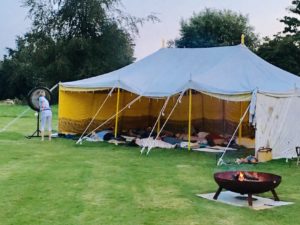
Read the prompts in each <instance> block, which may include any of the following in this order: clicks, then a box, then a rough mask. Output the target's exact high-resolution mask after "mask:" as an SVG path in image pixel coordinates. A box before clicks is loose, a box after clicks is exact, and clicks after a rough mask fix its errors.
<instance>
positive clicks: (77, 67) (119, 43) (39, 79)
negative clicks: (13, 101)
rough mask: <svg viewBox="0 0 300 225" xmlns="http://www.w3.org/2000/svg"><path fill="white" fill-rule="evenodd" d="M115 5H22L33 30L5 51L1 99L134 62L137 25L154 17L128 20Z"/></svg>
mask: <svg viewBox="0 0 300 225" xmlns="http://www.w3.org/2000/svg"><path fill="white" fill-rule="evenodd" d="M119 4H120V2H119V0H24V7H28V8H29V17H30V18H31V19H32V29H31V31H30V32H28V33H26V34H25V35H24V36H22V37H18V39H17V40H16V45H17V47H16V49H8V50H9V51H8V56H6V57H5V58H4V60H3V65H2V68H0V81H1V83H5V84H6V85H4V88H5V90H3V91H2V96H1V95H0V98H7V97H15V96H16V97H22V96H25V95H26V94H27V93H28V91H29V90H30V89H31V88H33V87H34V86H38V85H45V86H48V87H51V86H53V85H54V84H56V83H58V82H59V81H70V80H77V79H82V78H87V77H91V76H94V75H98V74H103V73H107V72H110V71H112V70H115V69H118V68H120V67H123V66H125V65H128V64H129V63H131V62H133V60H134V58H133V48H134V43H133V36H134V35H135V34H136V33H137V32H138V29H137V28H138V25H139V24H142V23H143V22H144V21H147V20H155V19H156V17H155V16H152V15H150V16H148V17H146V18H135V17H132V16H130V15H127V14H125V13H123V12H122V11H121V10H119V9H118V6H119ZM2 87H3V86H2ZM3 93H5V95H4V94H3ZM0 94H1V93H0Z"/></svg>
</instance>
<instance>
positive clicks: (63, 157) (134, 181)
mask: <svg viewBox="0 0 300 225" xmlns="http://www.w3.org/2000/svg"><path fill="white" fill-rule="evenodd" d="M25 109H26V107H25V106H5V105H0V130H1V129H2V128H3V127H4V126H5V125H6V124H8V123H9V122H10V121H12V120H13V119H14V118H15V117H16V116H17V115H19V114H20V113H21V112H23V111H24V110H25ZM53 111H54V115H55V116H54V121H53V125H54V128H55V129H56V127H57V108H56V107H54V110H53ZM35 129H36V119H35V117H34V112H33V111H32V110H29V111H28V112H27V113H25V115H24V116H23V117H22V118H21V119H20V120H18V121H17V122H16V123H14V124H13V125H12V126H10V127H9V128H8V129H7V130H6V131H4V132H2V133H0V209H1V210H0V224H1V225H2V224H3V225H10V224H14V225H17V224H20V225H27V224H29V225H34V224H45V225H56V224H61V225H76V224H84V225H89V224H95V225H99V224H107V225H108V224H118V225H119V224H120V225H126V224H128V225H139V224H145V225H146V224H147V225H150V224H151V225H159V224H169V225H176V224H178V225H185V224H189V225H195V224H202V225H205V224H207V225H215V224H216V225H217V224H220V225H232V224H237V225H250V224H251V225H252V224H257V225H259V224H261V225H276V224H282V225H288V224H289V225H292V224H295V225H296V224H297V225H298V224H299V223H300V222H299V221H300V213H299V212H300V166H299V167H297V166H296V165H295V161H293V162H292V163H286V162H285V160H276V161H275V160H274V161H271V162H268V163H262V164H259V165H235V164H232V165H227V166H221V167H217V166H216V159H215V155H214V154H211V153H199V152H188V151H184V150H177V149H176V150H153V151H152V152H151V154H150V156H148V157H146V156H140V153H139V150H140V149H139V148H135V147H122V146H114V145H109V144H105V143H86V142H84V143H83V144H82V145H76V144H75V142H74V141H72V140H68V139H53V140H52V141H51V142H49V141H44V142H41V141H40V139H38V138H32V139H26V138H25V135H29V134H31V133H32V132H33V131H34V130H35ZM234 157H235V156H232V158H231V160H233V158H234ZM227 160H230V158H228V156H227ZM238 169H246V170H255V171H264V172H272V173H276V174H278V175H281V176H282V178H283V180H282V183H281V184H280V185H279V187H278V188H277V189H276V190H277V193H278V195H279V197H280V198H281V200H284V201H292V202H295V204H293V205H290V206H283V207H275V208H272V209H268V210H261V211H255V210H252V209H250V208H239V207H234V206H229V205H225V204H222V203H218V202H213V201H208V200H205V199H201V198H198V197H196V194H198V193H208V192H215V191H216V189H217V185H216V183H215V181H214V180H213V174H214V172H217V171H222V170H238ZM263 196H267V197H271V196H272V194H271V193H270V192H269V193H264V194H263Z"/></svg>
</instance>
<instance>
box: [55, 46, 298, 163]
mask: <svg viewBox="0 0 300 225" xmlns="http://www.w3.org/2000/svg"><path fill="white" fill-rule="evenodd" d="M298 87H300V78H299V77H297V76H295V75H293V74H291V73H289V72H286V71H284V70H282V69H280V68H278V67H275V66H273V65H271V64H270V63H268V62H266V61H264V60H263V59H261V58H260V57H258V56H257V55H255V54H254V53H253V52H251V51H250V50H249V49H248V48H247V47H245V46H244V45H237V46H230V47H215V48H194V49H188V48H185V49H176V48H163V49H160V50H159V51H157V52H155V53H153V54H152V55H150V56H148V57H146V58H144V59H142V60H139V61H137V62H135V63H133V64H131V65H128V66H126V67H123V68H121V69H119V70H116V71H113V72H110V73H107V74H104V75H100V76H96V77H92V78H88V79H83V80H78V81H73V82H66V83H61V84H60V90H63V91H73V92H76V91H90V90H92V91H97V90H103V89H111V88H121V89H123V90H126V91H129V92H131V93H135V94H137V95H139V96H147V97H153V98H157V97H168V96H172V95H175V94H179V93H182V92H184V91H186V90H188V89H193V90H196V91H198V92H201V93H204V94H206V95H210V96H214V97H217V98H220V99H224V100H229V101H250V100H251V107H250V114H251V116H250V118H251V119H252V118H255V122H256V149H258V148H259V147H271V148H272V149H273V152H272V154H273V158H285V157H287V158H290V157H294V156H295V154H296V153H295V146H297V145H300V137H299V135H298V134H300V122H297V121H300V120H299V119H297V116H298V115H300V104H299V103H300V98H299V94H298V91H297V88H298ZM60 104H62V103H60Z"/></svg>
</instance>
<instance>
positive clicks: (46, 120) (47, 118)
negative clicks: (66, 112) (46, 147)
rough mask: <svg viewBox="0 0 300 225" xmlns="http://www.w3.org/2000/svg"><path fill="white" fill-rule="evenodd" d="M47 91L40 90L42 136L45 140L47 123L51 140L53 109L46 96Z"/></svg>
mask: <svg viewBox="0 0 300 225" xmlns="http://www.w3.org/2000/svg"><path fill="white" fill-rule="evenodd" d="M45 95H46V94H45V91H40V93H39V108H40V112H41V126H40V129H41V136H42V141H44V136H45V125H46V124H47V128H48V137H49V141H51V133H52V111H51V108H50V104H49V101H48V100H47V99H46V97H45Z"/></svg>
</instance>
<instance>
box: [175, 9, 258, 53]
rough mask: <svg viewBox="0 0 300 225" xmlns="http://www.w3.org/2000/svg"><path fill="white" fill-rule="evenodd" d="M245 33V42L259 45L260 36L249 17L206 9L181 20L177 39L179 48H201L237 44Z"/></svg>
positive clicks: (228, 11) (251, 45)
mask: <svg viewBox="0 0 300 225" xmlns="http://www.w3.org/2000/svg"><path fill="white" fill-rule="evenodd" d="M242 34H245V36H246V39H245V44H246V45H247V46H249V47H254V46H256V45H257V42H258V37H257V35H256V34H254V33H253V28H252V27H251V26H250V25H249V24H248V18H247V17H245V16H243V15H241V14H238V13H235V12H233V11H230V10H222V11H217V10H213V9H205V10H204V11H201V12H200V13H198V14H194V15H193V16H192V17H191V18H190V19H189V20H187V21H184V20H182V21H181V29H180V36H181V37H180V38H178V39H176V40H175V46H176V47H178V48H199V47H216V46H228V45H237V44H240V43H241V35H242Z"/></svg>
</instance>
